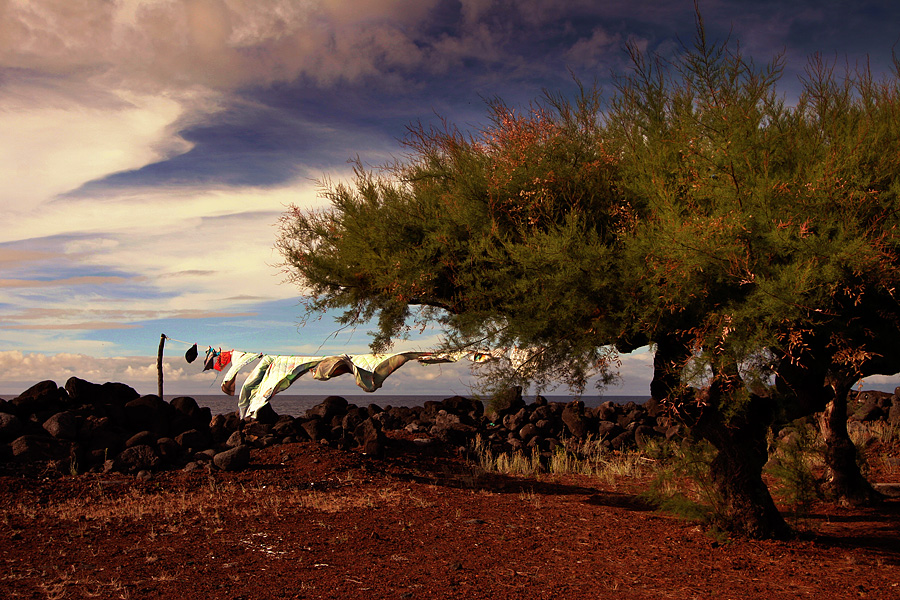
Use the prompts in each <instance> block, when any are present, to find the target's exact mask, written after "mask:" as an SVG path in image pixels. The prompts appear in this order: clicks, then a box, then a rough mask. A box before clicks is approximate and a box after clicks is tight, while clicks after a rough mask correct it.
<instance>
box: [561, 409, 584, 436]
mask: <svg viewBox="0 0 900 600" xmlns="http://www.w3.org/2000/svg"><path fill="white" fill-rule="evenodd" d="M562 421H563V423H565V425H566V429H568V430H569V433H570V434H571V435H572V437H575V438H578V439H583V438H585V437H586V436H587V432H588V423H587V420H586V419H585V415H584V402H582V401H580V400H575V401H573V402H570V403H568V404H567V405H566V407H565V408H564V409H563V411H562Z"/></svg>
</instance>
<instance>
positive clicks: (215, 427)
mask: <svg viewBox="0 0 900 600" xmlns="http://www.w3.org/2000/svg"><path fill="white" fill-rule="evenodd" d="M242 425H243V422H242V421H241V419H240V417H239V416H238V414H237V413H236V412H232V413H228V414H227V415H216V416H214V417H213V418H212V420H210V422H209V433H210V435H211V436H212V439H213V441H214V442H215V443H217V444H221V443H222V442H224V441H225V440H227V439H228V437H229V436H230V435H231V434H232V433H234V432H235V431H237V430H238V429H240V428H241V426H242Z"/></svg>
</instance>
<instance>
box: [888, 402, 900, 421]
mask: <svg viewBox="0 0 900 600" xmlns="http://www.w3.org/2000/svg"><path fill="white" fill-rule="evenodd" d="M888 421H889V422H890V424H891V425H894V426H900V397H898V396H894V397H893V398H892V399H891V408H890V410H888Z"/></svg>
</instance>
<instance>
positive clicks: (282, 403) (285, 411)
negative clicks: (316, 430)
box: [166, 393, 647, 417]
mask: <svg viewBox="0 0 900 600" xmlns="http://www.w3.org/2000/svg"><path fill="white" fill-rule="evenodd" d="M184 395H188V394H184ZM339 395H340V396H342V397H343V398H346V400H347V402H349V403H350V404H355V405H357V406H368V405H369V404H377V405H378V406H380V407H381V408H387V407H388V406H421V405H422V404H424V403H425V402H426V401H428V400H434V401H438V402H439V401H441V400H443V399H444V398H446V397H447V396H446V395H443V396H412V395H390V394H378V393H375V394H339ZM176 396H177V394H171V395H170V394H167V395H166V400H171V399H172V398H175V397H176ZM191 397H192V398H194V399H195V400H196V401H197V404H199V405H200V406H208V407H209V408H210V410H211V411H212V414H214V415H218V414H226V413H230V412H234V411H235V410H237V396H226V395H224V394H209V395H197V394H194V395H191ZM544 397H545V398H546V399H547V401H548V402H571V401H572V399H573V398H572V396H552V395H548V396H544ZM523 398H524V400H525V402H526V403H531V402H533V401H534V396H527V395H526V396H523ZM324 399H325V396H324V395H314V396H310V395H305V396H299V395H291V394H283V395H282V394H278V395H276V396H275V397H273V398H272V400H271V401H270V404H271V405H272V408H274V409H275V412H276V413H278V414H280V415H291V416H292V417H299V416H303V414H304V413H305V412H306V411H307V409H309V408H312V407H313V406H315V405H316V404H318V403H319V402H321V401H322V400H324ZM579 400H582V401H583V402H584V403H585V405H586V406H599V405H600V404H601V403H603V402H606V401H607V400H611V401H612V402H615V403H617V404H625V403H627V402H630V401H633V402H637V403H638V404H641V403H644V402H646V401H647V396H582V397H581V398H579Z"/></svg>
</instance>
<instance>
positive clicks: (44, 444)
mask: <svg viewBox="0 0 900 600" xmlns="http://www.w3.org/2000/svg"><path fill="white" fill-rule="evenodd" d="M71 448H72V446H71V444H69V443H68V442H64V441H61V440H57V439H56V438H53V437H50V436H48V435H23V436H20V437H18V438H16V439H15V440H13V441H12V442H11V443H10V449H11V450H12V455H13V456H14V457H15V458H16V459H17V460H19V461H21V462H42V461H49V460H62V459H65V458H68V457H69V456H70V453H71Z"/></svg>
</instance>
